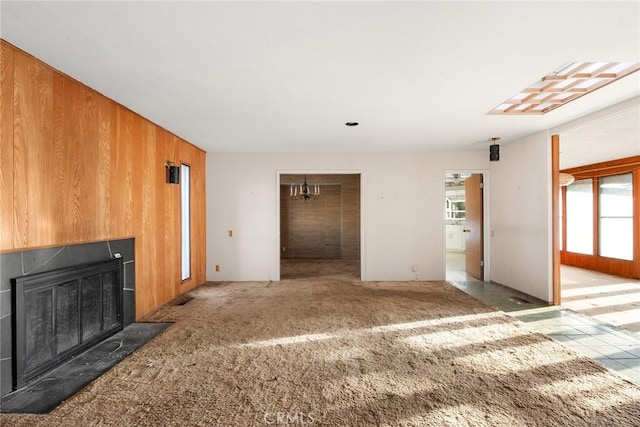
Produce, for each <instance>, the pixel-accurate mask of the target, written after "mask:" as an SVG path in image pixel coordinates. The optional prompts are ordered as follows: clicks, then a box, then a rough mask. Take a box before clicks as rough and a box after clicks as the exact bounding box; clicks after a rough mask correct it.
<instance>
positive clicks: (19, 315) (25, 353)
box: [11, 258, 124, 390]
mask: <svg viewBox="0 0 640 427" xmlns="http://www.w3.org/2000/svg"><path fill="white" fill-rule="evenodd" d="M123 280H124V269H123V262H122V259H120V258H114V259H107V260H103V261H97V262H91V263H85V264H81V265H75V266H71V267H65V268H60V269H56V270H51V271H46V272H41V273H37V274H31V275H24V276H21V277H16V278H13V279H12V280H11V284H12V296H13V298H12V308H13V310H12V311H13V325H12V326H13V328H12V329H13V355H12V356H13V357H12V359H13V389H14V390H16V389H20V388H22V387H24V386H25V385H27V384H28V383H29V382H30V381H32V380H34V379H35V378H37V377H39V376H41V375H42V374H44V373H46V372H48V371H50V370H51V369H53V368H55V367H56V366H58V365H60V364H61V363H63V362H65V361H66V360H68V359H70V358H72V357H73V356H75V355H77V354H79V353H81V352H83V351H84V350H86V349H87V348H89V347H91V346H93V345H95V344H96V343H98V342H100V341H102V340H104V339H106V338H107V337H109V336H111V335H113V334H115V333H117V332H118V331H121V330H122V329H123V326H124V323H123Z"/></svg>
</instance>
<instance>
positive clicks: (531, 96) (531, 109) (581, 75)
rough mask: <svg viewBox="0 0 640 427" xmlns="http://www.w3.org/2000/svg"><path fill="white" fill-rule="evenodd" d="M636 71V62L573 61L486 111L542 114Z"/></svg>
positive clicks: (637, 65) (639, 64)
mask: <svg viewBox="0 0 640 427" xmlns="http://www.w3.org/2000/svg"><path fill="white" fill-rule="evenodd" d="M638 70H640V63H639V62H574V63H571V64H569V65H567V66H564V67H562V68H560V69H559V70H558V71H553V72H551V73H549V74H547V75H546V76H544V77H543V78H542V79H540V80H538V81H537V82H535V83H533V84H532V85H530V86H529V87H527V88H525V89H524V90H522V91H520V93H517V94H516V95H514V96H512V97H511V98H509V99H507V100H506V101H504V102H503V103H502V104H500V105H498V106H497V107H496V108H494V109H493V110H491V111H489V112H488V113H487V114H545V113H548V112H549V111H551V110H554V109H556V108H558V107H560V106H561V105H564V104H567V103H569V102H571V101H573V100H574V99H578V98H580V97H581V96H583V95H586V94H587V93H590V92H593V91H595V90H596V89H600V88H601V87H603V86H606V85H608V84H609V83H612V82H614V81H616V80H618V79H621V78H623V77H625V76H628V75H629V74H631V73H634V72H636V71H638Z"/></svg>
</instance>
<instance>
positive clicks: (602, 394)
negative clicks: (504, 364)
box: [536, 373, 640, 411]
mask: <svg viewBox="0 0 640 427" xmlns="http://www.w3.org/2000/svg"><path fill="white" fill-rule="evenodd" d="M605 376H606V375H605V374H603V373H598V374H586V375H580V376H575V377H573V378H571V379H568V380H558V381H553V382H550V383H547V384H542V385H539V386H537V387H536V390H537V391H539V392H541V393H542V394H545V395H548V396H558V397H561V398H562V399H563V400H564V401H565V403H566V404H567V405H572V406H576V407H578V408H581V409H582V410H592V411H600V410H603V409H607V408H609V407H612V406H616V405H624V404H626V403H630V402H633V401H637V400H640V390H638V388H637V387H634V386H633V385H631V384H620V385H615V386H613V385H612V384H611V383H607V382H605V381H603V378H605Z"/></svg>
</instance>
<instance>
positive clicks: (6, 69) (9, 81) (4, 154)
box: [0, 41, 14, 248]
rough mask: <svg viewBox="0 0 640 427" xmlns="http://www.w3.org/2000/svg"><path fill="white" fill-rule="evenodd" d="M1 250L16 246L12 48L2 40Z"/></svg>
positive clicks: (0, 121) (0, 106) (0, 94)
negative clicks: (14, 241)
mask: <svg viewBox="0 0 640 427" xmlns="http://www.w3.org/2000/svg"><path fill="white" fill-rule="evenodd" d="M0 49H1V50H0V67H1V72H0V165H1V167H0V247H2V248H5V247H13V213H12V212H11V211H12V209H13V100H14V97H13V86H14V85H13V67H14V65H13V49H12V48H11V47H10V46H9V45H7V44H6V43H4V42H3V41H0Z"/></svg>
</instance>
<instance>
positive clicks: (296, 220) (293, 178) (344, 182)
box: [279, 173, 361, 280]
mask: <svg viewBox="0 0 640 427" xmlns="http://www.w3.org/2000/svg"><path fill="white" fill-rule="evenodd" d="M305 183H306V184H307V187H304V185H305ZM279 186H280V197H279V201H280V204H279V205H280V236H279V240H280V244H279V252H280V256H279V263H280V278H281V279H282V280H296V279H312V278H314V279H318V278H327V277H332V278H339V277H344V278H349V279H359V278H360V277H361V264H360V258H361V251H360V212H361V209H360V174H306V175H305V174H293V173H292V174H281V175H280V182H279ZM307 189H308V190H307ZM307 191H308V192H309V197H302V196H300V195H301V194H302V193H303V192H305V193H306V192H307Z"/></svg>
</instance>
